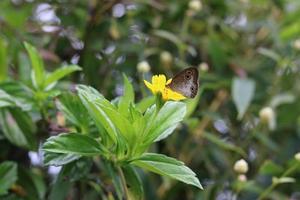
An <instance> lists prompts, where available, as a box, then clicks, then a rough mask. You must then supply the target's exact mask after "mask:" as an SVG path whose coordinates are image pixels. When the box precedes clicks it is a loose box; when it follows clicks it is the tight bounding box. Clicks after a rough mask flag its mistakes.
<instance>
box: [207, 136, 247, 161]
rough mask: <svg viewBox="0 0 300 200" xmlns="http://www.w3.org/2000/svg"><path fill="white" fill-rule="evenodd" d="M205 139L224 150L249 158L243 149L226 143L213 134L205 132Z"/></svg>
mask: <svg viewBox="0 0 300 200" xmlns="http://www.w3.org/2000/svg"><path fill="white" fill-rule="evenodd" d="M203 137H204V138H205V139H207V140H209V141H210V142H212V143H214V144H216V145H218V146H219V147H221V148H223V149H226V150H230V151H234V152H236V153H238V154H240V155H241V156H243V157H247V154H246V152H245V151H244V150H243V149H242V148H240V147H238V146H235V145H234V144H231V143H228V142H226V141H223V140H221V139H220V138H218V137H217V136H215V135H213V134H211V133H207V132H204V133H203Z"/></svg>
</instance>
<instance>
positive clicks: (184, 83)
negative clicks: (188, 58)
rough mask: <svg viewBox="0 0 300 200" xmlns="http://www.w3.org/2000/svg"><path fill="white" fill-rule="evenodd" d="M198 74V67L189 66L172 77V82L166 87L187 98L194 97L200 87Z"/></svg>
mask: <svg viewBox="0 0 300 200" xmlns="http://www.w3.org/2000/svg"><path fill="white" fill-rule="evenodd" d="M198 76H199V72H198V69H197V68H196V67H189V68H187V69H184V70H183V71H181V72H179V73H178V74H176V75H175V76H174V77H173V78H172V81H171V83H169V84H168V85H166V87H168V88H170V89H171V90H173V91H175V92H177V93H180V94H182V95H183V96H185V97H187V98H194V97H195V96H196V95H197V92H198V88H199V83H198V82H199V81H198Z"/></svg>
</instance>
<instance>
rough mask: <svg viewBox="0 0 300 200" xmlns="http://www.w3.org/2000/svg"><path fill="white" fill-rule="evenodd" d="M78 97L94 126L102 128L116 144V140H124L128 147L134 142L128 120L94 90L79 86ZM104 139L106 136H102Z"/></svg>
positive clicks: (132, 131)
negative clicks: (97, 125) (94, 123)
mask: <svg viewBox="0 0 300 200" xmlns="http://www.w3.org/2000/svg"><path fill="white" fill-rule="evenodd" d="M77 90H78V93H79V97H80V98H81V100H82V102H83V104H84V105H85V107H86V108H87V110H88V111H89V113H90V115H91V116H92V117H93V119H94V120H95V122H96V124H99V125H101V126H103V127H104V128H105V129H106V131H107V132H108V133H109V136H110V137H111V139H112V140H113V141H114V143H117V142H116V141H117V140H120V139H122V138H126V141H127V143H129V145H133V143H134V142H135V136H136V134H135V130H134V129H133V127H132V124H131V123H130V122H129V120H128V119H127V118H126V117H125V116H123V115H122V114H121V113H119V112H118V111H117V109H116V108H115V107H114V106H113V105H112V104H111V103H110V102H109V101H108V100H107V99H105V98H104V97H103V96H102V95H100V94H99V93H98V92H97V91H96V90H95V89H93V88H91V87H87V86H83V85H80V86H78V87H77ZM103 137H104V138H105V137H106V136H103Z"/></svg>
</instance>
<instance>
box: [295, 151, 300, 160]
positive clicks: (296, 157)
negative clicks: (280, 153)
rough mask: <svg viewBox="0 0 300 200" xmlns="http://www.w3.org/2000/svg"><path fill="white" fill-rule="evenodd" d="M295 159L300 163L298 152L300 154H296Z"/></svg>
mask: <svg viewBox="0 0 300 200" xmlns="http://www.w3.org/2000/svg"><path fill="white" fill-rule="evenodd" d="M295 159H296V160H298V161H300V152H298V153H296V154H295Z"/></svg>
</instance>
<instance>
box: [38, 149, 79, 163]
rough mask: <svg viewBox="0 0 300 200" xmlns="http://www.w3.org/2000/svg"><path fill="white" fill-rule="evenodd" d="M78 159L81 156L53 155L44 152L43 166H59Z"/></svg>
mask: <svg viewBox="0 0 300 200" xmlns="http://www.w3.org/2000/svg"><path fill="white" fill-rule="evenodd" d="M80 157H81V155H78V154H65V153H53V152H48V151H46V152H45V153H44V160H43V162H44V164H45V165H55V166H60V165H65V164H68V163H70V162H73V161H74V160H78V159H79V158H80Z"/></svg>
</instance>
